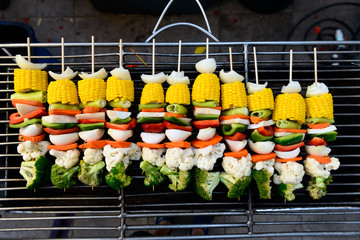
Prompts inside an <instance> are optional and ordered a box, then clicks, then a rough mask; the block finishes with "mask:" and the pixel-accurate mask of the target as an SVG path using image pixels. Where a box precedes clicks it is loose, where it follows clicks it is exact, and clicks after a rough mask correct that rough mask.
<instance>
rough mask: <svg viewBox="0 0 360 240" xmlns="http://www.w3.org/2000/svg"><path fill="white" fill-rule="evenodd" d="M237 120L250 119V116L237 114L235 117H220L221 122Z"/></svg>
mask: <svg viewBox="0 0 360 240" xmlns="http://www.w3.org/2000/svg"><path fill="white" fill-rule="evenodd" d="M235 118H242V119H250V117H249V116H245V115H241V114H235V115H229V116H220V121H224V120H230V119H235Z"/></svg>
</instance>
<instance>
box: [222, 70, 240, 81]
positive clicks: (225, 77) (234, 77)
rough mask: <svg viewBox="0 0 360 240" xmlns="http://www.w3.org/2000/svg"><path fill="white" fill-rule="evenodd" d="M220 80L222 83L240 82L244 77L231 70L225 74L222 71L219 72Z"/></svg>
mask: <svg viewBox="0 0 360 240" xmlns="http://www.w3.org/2000/svg"><path fill="white" fill-rule="evenodd" d="M219 76H220V80H221V82H222V83H233V82H236V81H238V82H242V81H243V80H244V77H243V76H242V75H240V74H238V73H237V72H235V71H234V70H231V71H229V72H225V71H224V69H222V70H221V71H220V74H219Z"/></svg>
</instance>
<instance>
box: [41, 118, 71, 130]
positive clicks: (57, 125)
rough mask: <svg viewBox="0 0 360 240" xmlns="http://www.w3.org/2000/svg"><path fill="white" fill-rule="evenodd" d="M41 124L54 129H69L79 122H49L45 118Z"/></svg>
mask: <svg viewBox="0 0 360 240" xmlns="http://www.w3.org/2000/svg"><path fill="white" fill-rule="evenodd" d="M41 124H42V125H43V126H44V127H48V128H53V129H67V128H73V127H75V126H76V125H77V123H49V122H48V121H46V120H44V119H41Z"/></svg>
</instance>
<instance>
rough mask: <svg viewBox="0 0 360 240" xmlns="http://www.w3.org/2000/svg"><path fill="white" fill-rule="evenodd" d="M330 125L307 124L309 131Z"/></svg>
mask: <svg viewBox="0 0 360 240" xmlns="http://www.w3.org/2000/svg"><path fill="white" fill-rule="evenodd" d="M329 125H330V123H317V124H308V127H309V128H311V129H323V128H327V127H328V126H329Z"/></svg>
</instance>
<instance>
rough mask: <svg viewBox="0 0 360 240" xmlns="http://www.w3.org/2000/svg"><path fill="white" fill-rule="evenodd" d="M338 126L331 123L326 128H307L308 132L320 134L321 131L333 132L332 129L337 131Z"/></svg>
mask: <svg viewBox="0 0 360 240" xmlns="http://www.w3.org/2000/svg"><path fill="white" fill-rule="evenodd" d="M336 129H337V128H336V127H335V125H329V126H328V127H326V128H321V129H311V128H309V129H308V130H307V133H308V134H319V133H327V132H332V131H336Z"/></svg>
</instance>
